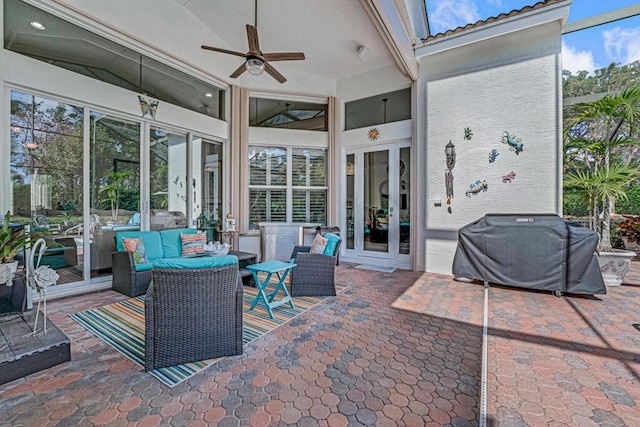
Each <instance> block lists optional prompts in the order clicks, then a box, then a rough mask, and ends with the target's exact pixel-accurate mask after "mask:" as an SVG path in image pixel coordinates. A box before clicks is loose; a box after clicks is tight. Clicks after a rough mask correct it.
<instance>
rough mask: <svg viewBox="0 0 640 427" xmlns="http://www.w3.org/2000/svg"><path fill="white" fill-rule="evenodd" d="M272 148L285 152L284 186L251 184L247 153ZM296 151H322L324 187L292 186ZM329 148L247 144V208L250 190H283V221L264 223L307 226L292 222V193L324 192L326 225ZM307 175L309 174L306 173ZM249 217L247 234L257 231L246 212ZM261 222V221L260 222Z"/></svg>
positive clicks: (283, 144) (284, 144)
mask: <svg viewBox="0 0 640 427" xmlns="http://www.w3.org/2000/svg"><path fill="white" fill-rule="evenodd" d="M254 147H255V148H258V147H260V148H274V149H283V150H285V151H286V185H269V184H259V185H258V184H251V183H250V178H249V176H250V173H251V165H250V163H249V159H248V154H249V152H251V150H252V149H253V148H254ZM296 149H301V150H318V151H323V152H324V155H325V160H324V161H325V171H324V178H325V185H323V186H317V185H313V186H312V185H305V186H301V185H294V184H293V177H292V172H293V151H294V150H296ZM329 153H330V152H329V147H326V146H316V145H315V144H311V145H300V144H287V143H271V144H268V143H249V144H248V150H247V174H248V177H247V182H248V183H249V185H248V191H247V199H246V200H247V206H250V202H251V190H285V198H286V214H285V221H284V222H282V221H266V222H273V223H278V224H308V223H309V222H294V221H293V192H294V191H299V192H300V191H305V192H309V191H324V192H325V200H326V201H327V202H326V203H325V209H324V217H325V221H324V223H325V224H326V222H327V217H328V214H329V209H328V208H329V207H328V200H329V185H328V180H329V176H328V175H329V160H330V159H329V155H330V154H329ZM307 168H308V166H307ZM307 173H309V172H307ZM306 210H307V212H308V211H309V206H307V207H306ZM248 213H249V215H247V231H249V232H256V231H258V230H259V227H255V226H254V224H253V223H252V222H251V212H248ZM260 222H262V221H260Z"/></svg>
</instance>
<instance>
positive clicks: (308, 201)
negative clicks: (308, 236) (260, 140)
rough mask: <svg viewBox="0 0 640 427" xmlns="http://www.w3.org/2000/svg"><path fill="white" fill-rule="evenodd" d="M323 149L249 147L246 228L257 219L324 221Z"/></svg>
mask: <svg viewBox="0 0 640 427" xmlns="http://www.w3.org/2000/svg"><path fill="white" fill-rule="evenodd" d="M326 212H327V151H326V150H324V149H307V148H297V147H288V148H287V147H260V146H250V147H249V229H250V230H257V229H258V227H259V223H260V222H300V223H303V222H304V223H308V222H311V223H321V224H326V216H327V214H326Z"/></svg>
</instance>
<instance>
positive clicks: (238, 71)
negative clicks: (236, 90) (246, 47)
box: [229, 62, 247, 79]
mask: <svg viewBox="0 0 640 427" xmlns="http://www.w3.org/2000/svg"><path fill="white" fill-rule="evenodd" d="M245 71H247V67H246V66H245V63H244V62H243V63H242V65H240V66H239V67H238V68H236V70H235V71H234V72H233V73H231V75H230V76H229V77H231V78H233V79H235V78H236V77H240V74H242V73H244V72H245Z"/></svg>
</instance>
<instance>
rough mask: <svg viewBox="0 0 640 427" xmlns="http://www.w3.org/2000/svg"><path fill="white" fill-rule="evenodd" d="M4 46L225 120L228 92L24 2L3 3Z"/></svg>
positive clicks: (9, 1)
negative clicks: (35, 25) (42, 28)
mask: <svg viewBox="0 0 640 427" xmlns="http://www.w3.org/2000/svg"><path fill="white" fill-rule="evenodd" d="M30 21H38V22H41V23H42V24H44V25H45V27H46V30H45V31H39V30H36V29H34V28H33V27H31V26H30V25H29V22H30ZM4 47H5V49H9V50H12V51H14V52H18V53H20V54H23V55H27V56H29V57H31V58H34V59H38V60H40V61H45V62H47V63H49V64H52V65H55V66H57V67H61V68H65V69H67V70H70V71H73V72H76V73H79V74H82V75H85V76H87V77H91V78H93V79H96V80H101V81H103V82H106V83H109V84H112V85H115V86H119V87H122V88H125V89H128V90H131V91H133V92H138V93H143V94H147V95H148V96H150V97H153V98H156V99H159V100H161V101H165V102H170V103H171V104H174V105H178V106H180V107H183V108H187V109H189V110H192V111H196V112H198V113H201V114H206V115H208V116H211V117H215V118H217V119H220V120H224V105H225V104H224V90H221V89H220V88H218V87H215V86H213V85H211V84H209V83H206V82H203V81H202V80H199V79H197V78H195V77H193V76H191V75H188V74H186V73H183V72H182V71H179V70H176V69H175V68H172V67H170V66H168V65H165V64H163V63H160V62H158V61H156V60H154V59H151V58H149V57H147V56H144V55H141V54H140V53H138V52H135V51H134V50H132V49H129V48H127V47H124V46H121V45H119V44H118V43H115V42H113V41H111V40H107V39H106V38H104V37H100V36H98V35H96V34H93V33H91V32H90V31H88V30H85V29H83V28H80V27H78V26H76V25H73V24H71V23H69V22H66V21H64V20H62V19H60V18H58V17H56V16H53V15H50V14H49V13H47V12H44V11H42V10H40V9H37V8H35V7H33V6H31V5H28V4H25V3H22V2H20V1H16V0H5V1H4Z"/></svg>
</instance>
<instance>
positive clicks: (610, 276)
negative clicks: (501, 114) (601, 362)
mask: <svg viewBox="0 0 640 427" xmlns="http://www.w3.org/2000/svg"><path fill="white" fill-rule="evenodd" d="M571 113H572V114H571V115H570V117H569V120H568V122H567V125H566V127H565V135H566V137H567V139H568V140H569V141H571V142H570V144H571V146H572V147H579V148H573V150H572V153H571V154H574V155H575V154H576V153H577V154H578V155H579V157H581V158H582V159H583V169H582V170H576V171H574V172H572V173H569V174H567V176H566V178H565V183H564V184H565V187H569V188H576V189H578V190H580V191H582V192H583V194H584V195H585V196H586V197H587V198H588V204H589V212H590V214H589V217H590V221H589V222H590V226H591V228H592V229H594V230H596V231H597V232H599V236H600V241H599V243H598V261H599V263H600V269H601V271H602V275H603V278H604V281H605V283H606V284H607V285H609V286H617V285H620V284H621V283H622V279H623V278H624V275H625V274H626V272H627V270H628V269H629V264H630V262H631V259H633V258H634V257H635V253H634V252H631V251H620V250H614V249H613V248H612V245H611V206H612V205H613V201H614V200H615V198H626V190H627V188H628V184H629V183H631V182H633V181H634V180H635V179H636V178H637V176H638V169H637V166H632V165H631V164H628V163H626V164H625V163H624V162H623V159H621V158H616V157H614V156H615V154H616V153H617V152H619V151H620V150H619V148H622V147H625V146H630V145H633V144H637V143H638V141H637V138H634V135H635V132H636V130H635V127H636V125H637V123H639V122H640V86H637V87H634V88H632V89H627V90H624V91H622V92H621V93H619V94H617V95H611V94H608V95H605V96H604V97H602V98H600V99H598V100H596V101H592V102H587V103H581V104H577V105H576V106H574V107H573V108H572V111H571ZM600 208H601V210H602V218H600V215H599V209H600Z"/></svg>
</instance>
